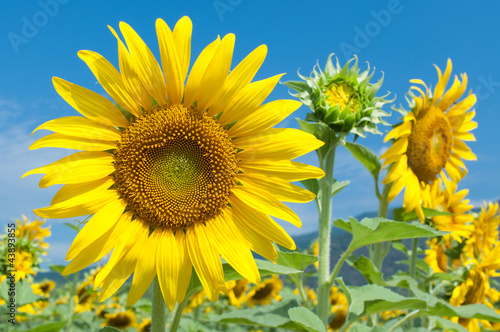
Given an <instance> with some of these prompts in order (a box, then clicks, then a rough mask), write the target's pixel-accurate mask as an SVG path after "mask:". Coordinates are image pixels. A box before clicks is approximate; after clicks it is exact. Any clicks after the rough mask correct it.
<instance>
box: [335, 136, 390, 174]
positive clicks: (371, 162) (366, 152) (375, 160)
mask: <svg viewBox="0 0 500 332" xmlns="http://www.w3.org/2000/svg"><path fill="white" fill-rule="evenodd" d="M344 147H345V148H346V149H347V150H348V151H349V152H351V154H352V156H353V157H354V158H356V159H357V160H358V161H359V162H361V163H362V164H363V166H365V167H366V169H367V170H368V171H369V172H370V174H371V175H372V176H373V179H374V180H375V182H376V183H378V175H379V173H380V168H381V166H382V165H381V163H380V159H379V157H378V156H377V155H376V154H375V152H373V151H372V150H370V149H368V148H367V147H365V146H363V145H361V144H356V143H349V142H345V144H344Z"/></svg>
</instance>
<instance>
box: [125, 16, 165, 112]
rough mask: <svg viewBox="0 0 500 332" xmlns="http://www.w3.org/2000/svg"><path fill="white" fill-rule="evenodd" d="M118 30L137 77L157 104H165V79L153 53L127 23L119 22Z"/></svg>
mask: <svg viewBox="0 0 500 332" xmlns="http://www.w3.org/2000/svg"><path fill="white" fill-rule="evenodd" d="M120 31H121V32H122V34H123V37H124V38H125V42H126V43H127V46H128V49H129V51H130V56H131V62H132V66H133V68H134V69H135V71H136V72H137V74H138V75H139V79H140V80H141V82H142V84H144V87H145V88H146V90H147V91H148V92H149V94H150V95H151V96H153V98H154V99H155V100H156V102H157V103H158V105H160V106H164V105H165V104H166V100H165V99H166V98H165V97H166V95H167V91H166V88H165V81H164V80H163V74H162V72H161V68H160V65H159V64H158V62H157V61H156V59H155V57H154V55H153V53H152V52H151V50H150V49H149V48H148V46H147V45H146V44H145V43H144V41H143V40H142V39H141V37H139V35H138V34H137V33H136V32H135V31H134V29H132V27H131V26H130V25H128V24H127V23H125V22H120Z"/></svg>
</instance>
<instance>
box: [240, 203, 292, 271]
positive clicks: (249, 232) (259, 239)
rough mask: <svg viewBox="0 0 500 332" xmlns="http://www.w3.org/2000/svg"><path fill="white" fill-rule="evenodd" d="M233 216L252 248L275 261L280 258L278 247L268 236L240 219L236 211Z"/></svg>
mask: <svg viewBox="0 0 500 332" xmlns="http://www.w3.org/2000/svg"><path fill="white" fill-rule="evenodd" d="M231 218H232V219H233V221H234V224H235V225H236V227H237V228H238V229H239V231H240V233H241V234H244V238H245V241H246V242H247V244H248V247H249V248H250V250H252V251H253V252H255V253H257V254H259V255H261V256H262V257H264V258H266V259H268V260H270V261H274V260H276V259H277V258H278V252H277V251H276V248H275V247H274V245H273V244H272V242H271V241H270V240H269V239H268V238H267V237H265V236H264V235H263V234H260V233H258V232H257V231H256V230H254V229H253V228H252V227H250V226H249V225H248V223H246V222H244V221H240V218H239V217H238V216H237V215H236V213H235V212H233V213H232V215H231ZM292 242H293V241H292Z"/></svg>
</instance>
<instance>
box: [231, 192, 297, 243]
mask: <svg viewBox="0 0 500 332" xmlns="http://www.w3.org/2000/svg"><path fill="white" fill-rule="evenodd" d="M230 204H231V207H232V208H233V211H234V214H233V216H234V218H235V224H236V225H237V226H238V227H243V228H250V229H253V230H254V231H255V232H256V233H258V234H260V235H262V236H264V237H266V238H267V239H269V240H271V241H274V242H276V243H278V244H279V245H282V246H283V247H285V248H288V249H291V250H295V242H293V239H292V238H291V237H290V235H288V234H287V233H286V232H285V231H284V230H283V228H282V227H281V226H280V225H278V224H277V223H276V222H275V221H274V220H273V219H271V217H269V216H268V215H267V214H265V213H262V212H260V211H258V210H255V209H254V208H252V207H250V206H248V205H247V204H246V203H244V202H243V201H242V200H240V199H239V198H238V197H236V196H233V197H231V198H230Z"/></svg>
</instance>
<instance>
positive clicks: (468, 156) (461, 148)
mask: <svg viewBox="0 0 500 332" xmlns="http://www.w3.org/2000/svg"><path fill="white" fill-rule="evenodd" d="M452 150H453V152H455V153H456V154H458V155H459V156H460V157H461V158H463V159H465V160H477V157H476V155H475V154H474V153H472V151H471V149H470V148H469V147H468V146H467V145H466V144H465V143H464V142H462V141H461V140H459V139H454V140H453V147H452Z"/></svg>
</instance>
